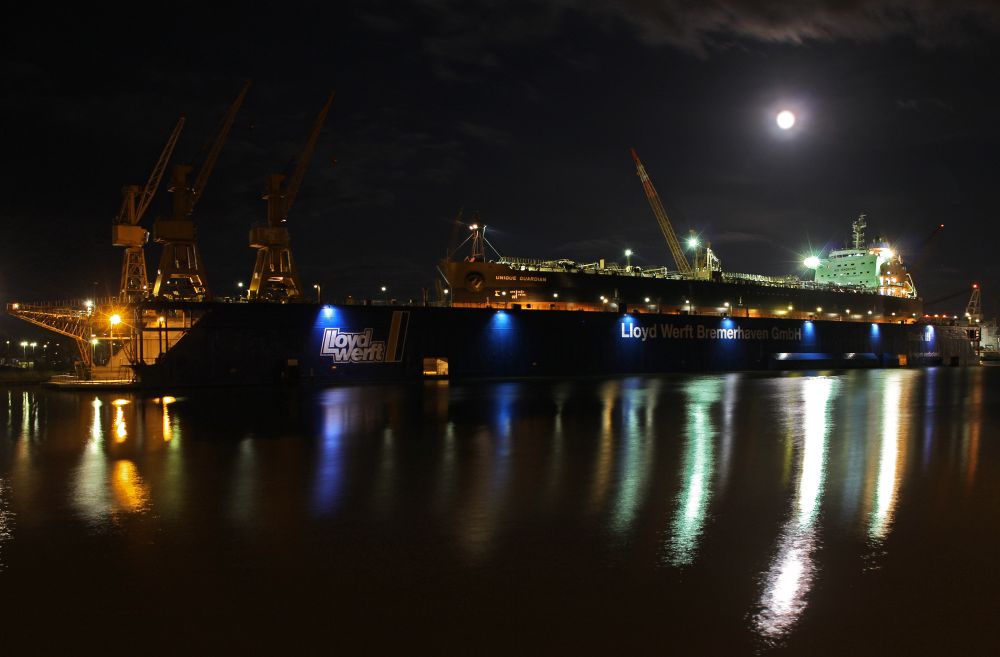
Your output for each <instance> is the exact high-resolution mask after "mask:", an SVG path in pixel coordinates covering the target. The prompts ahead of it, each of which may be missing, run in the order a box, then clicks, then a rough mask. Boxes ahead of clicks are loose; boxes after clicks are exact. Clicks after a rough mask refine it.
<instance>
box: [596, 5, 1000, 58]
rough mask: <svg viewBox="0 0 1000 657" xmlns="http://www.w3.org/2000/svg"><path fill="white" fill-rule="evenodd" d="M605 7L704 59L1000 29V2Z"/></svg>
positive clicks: (948, 39)
mask: <svg viewBox="0 0 1000 657" xmlns="http://www.w3.org/2000/svg"><path fill="white" fill-rule="evenodd" d="M601 5H603V6H601V11H604V12H606V13H608V14H609V15H618V16H621V17H624V18H625V19H626V20H627V21H628V22H630V23H631V24H633V25H634V26H635V27H637V28H638V29H639V31H640V34H641V36H642V37H643V38H644V39H645V40H647V41H649V42H654V43H666V44H670V45H673V46H675V47H678V48H681V49H684V50H689V51H692V52H697V53H705V52H706V51H707V50H710V49H712V48H715V47H726V46H728V45H731V43H732V41H733V40H734V39H748V40H753V41H762V42H766V43H782V44H793V45H801V44H805V43H807V42H832V41H855V42H876V41H884V40H887V39H891V38H895V37H903V38H909V39H912V40H914V41H915V42H916V43H918V44H920V45H921V46H924V47H939V46H946V45H961V44H968V43H970V42H973V41H976V40H978V39H979V38H980V37H981V36H983V35H984V34H988V33H995V32H997V31H998V28H1000V4H997V3H996V2H992V1H986V0H954V1H948V0H871V1H869V0H846V1H845V0H798V1H795V2H784V1H782V0H698V1H690V0H623V1H621V2H612V3H607V4H603V3H601ZM595 6H600V5H595Z"/></svg>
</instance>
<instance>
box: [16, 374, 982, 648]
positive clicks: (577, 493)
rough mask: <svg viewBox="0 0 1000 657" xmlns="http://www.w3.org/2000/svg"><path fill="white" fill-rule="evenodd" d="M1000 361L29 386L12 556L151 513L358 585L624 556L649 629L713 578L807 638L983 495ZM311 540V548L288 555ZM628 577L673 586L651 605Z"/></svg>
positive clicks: (21, 417) (595, 571)
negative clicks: (164, 387)
mask: <svg viewBox="0 0 1000 657" xmlns="http://www.w3.org/2000/svg"><path fill="white" fill-rule="evenodd" d="M998 375H1000V370H997V371H996V372H994V373H989V372H983V371H979V370H972V371H968V372H965V371H959V370H947V369H945V370H881V371H873V372H854V373H846V374H831V375H815V374H808V375H745V374H727V375H721V376H720V375H713V376H687V377H662V378H658V377H632V378H622V379H612V380H598V381H570V382H568V381H559V382H532V383H525V382H502V383H489V382H483V383H474V384H461V383H456V382H442V381H435V382H429V383H427V384H421V385H417V386H367V387H343V388H332V389H327V390H319V391H306V392H301V393H296V394H295V395H292V396H285V397H281V399H280V400H278V401H276V397H278V394H277V393H274V392H261V393H260V395H259V396H255V395H256V393H253V392H249V393H246V394H245V395H243V394H241V395H239V396H235V395H226V394H215V393H209V392H205V393H198V394H192V395H191V396H189V397H185V398H179V399H174V398H172V397H166V396H165V397H158V398H144V397H141V396H133V397H128V396H126V397H121V398H117V397H115V396H113V395H107V394H98V395H96V396H95V395H93V394H90V395H79V396H76V395H72V394H67V393H51V392H46V391H40V390H33V389H32V390H28V391H24V390H20V389H19V390H17V391H7V394H6V395H5V396H4V397H0V401H3V400H5V401H6V408H5V409H0V412H3V413H4V414H5V417H3V418H0V426H3V427H6V429H7V436H6V438H5V440H4V441H3V442H2V443H0V577H2V576H4V575H5V574H6V573H8V572H9V570H10V568H11V566H10V564H11V561H10V559H9V555H11V554H13V553H14V551H15V548H16V547H19V546H21V544H20V543H18V541H23V542H24V545H25V546H27V545H28V544H31V543H33V542H36V541H44V540H52V537H53V536H55V540H58V539H59V537H60V534H59V532H65V534H68V535H70V536H71V538H72V539H73V540H77V539H78V538H79V536H78V534H79V533H80V532H89V533H88V534H84V535H85V536H86V538H87V541H91V542H92V543H93V544H95V545H102V546H103V545H104V544H102V543H100V540H101V538H102V537H107V536H115V535H117V536H122V535H127V534H128V532H132V531H137V530H136V527H137V526H141V527H143V528H146V529H152V530H154V531H150V532H148V533H146V534H144V535H143V536H144V538H143V541H144V542H137V543H142V544H143V545H148V544H150V543H152V542H155V541H158V540H161V539H160V538H159V537H160V536H163V535H171V536H173V535H174V534H175V532H176V533H177V534H178V535H180V536H188V537H197V538H196V539H193V540H191V543H192V544H200V542H201V541H203V540H204V541H207V542H208V544H209V545H211V546H214V547H218V546H219V545H229V547H230V548H231V547H232V546H231V545H230V544H228V543H226V541H229V540H230V537H231V536H232V535H233V534H234V533H238V535H239V536H240V537H241V541H242V542H241V543H240V545H239V546H238V548H233V549H235V550H236V551H237V552H239V551H240V550H244V551H246V554H244V555H243V556H244V558H245V560H246V561H248V562H249V563H251V564H252V565H253V566H254V567H259V566H260V564H261V563H268V561H267V560H268V559H270V558H271V557H272V556H273V555H274V554H278V555H279V556H280V557H281V558H284V559H285V560H286V561H288V562H296V561H297V560H298V559H299V558H300V554H305V555H309V554H311V555H312V558H313V559H322V564H323V568H328V569H329V572H330V573H331V575H330V579H329V580H326V581H323V585H324V590H325V591H332V592H334V593H330V595H333V596H335V595H337V593H336V592H337V591H339V589H338V588H337V586H336V584H338V583H339V580H338V579H337V577H340V578H344V577H350V574H349V571H348V570H347V568H348V564H349V563H350V562H351V561H352V560H354V561H356V562H357V563H359V564H361V565H360V566H359V567H362V568H363V567H367V568H369V570H370V571H371V572H367V571H366V574H365V576H364V578H360V576H359V581H361V579H363V580H364V581H365V583H366V585H367V584H368V583H369V582H371V581H375V582H376V583H375V584H372V586H376V585H377V581H378V576H377V572H382V571H383V570H384V571H385V572H387V573H388V574H387V575H386V576H385V578H386V580H387V581H388V580H391V579H393V578H395V579H396V580H397V581H406V582H411V583H412V582H413V581H416V580H414V579H413V578H414V577H415V575H414V572H415V571H419V572H420V576H419V577H424V575H423V572H424V569H428V568H429V569H430V570H429V572H430V574H428V575H426V579H427V580H428V581H429V580H434V579H436V578H440V579H441V581H445V582H447V581H452V582H463V581H464V580H465V578H466V577H472V575H470V573H478V574H481V573H484V572H493V571H494V570H495V571H496V572H502V573H506V572H509V573H511V578H512V579H513V580H519V581H520V586H521V587H522V588H525V589H531V587H533V586H536V584H535V582H536V580H537V581H539V582H543V583H544V582H548V584H547V585H548V586H551V587H552V588H551V590H545V591H542V593H543V597H544V596H545V595H547V596H548V600H549V601H551V600H552V599H555V600H560V599H561V598H560V596H564V595H568V594H566V593H565V589H566V588H567V587H568V588H569V589H571V590H572V591H573V593H574V594H575V595H577V596H585V595H586V594H587V589H586V587H587V586H593V587H595V588H599V587H600V586H602V579H601V578H602V577H604V578H605V579H606V580H614V581H615V584H614V585H608V584H607V583H606V581H605V582H604V583H603V586H605V588H604V589H602V590H601V592H602V594H605V595H608V596H609V599H610V596H616V595H618V596H620V597H617V598H614V599H616V600H618V601H619V602H618V603H616V604H619V605H621V606H622V607H623V608H625V609H628V613H629V614H631V615H634V616H635V617H636V619H637V620H636V623H637V627H639V626H641V623H642V622H643V621H642V619H643V618H646V617H647V616H644V614H647V615H651V614H653V612H650V611H649V609H656V604H660V602H662V601H663V600H665V599H666V600H670V599H671V598H670V596H672V595H681V594H680V593H675V591H680V590H682V589H683V591H684V592H685V594H687V595H691V594H692V593H691V592H692V591H693V590H704V592H705V593H704V594H701V595H703V596H704V597H705V599H709V598H711V597H712V596H713V595H717V592H718V591H719V590H722V589H725V590H727V591H729V590H730V588H731V589H732V591H733V595H732V601H727V604H729V606H726V605H725V604H721V603H720V604H719V605H718V611H717V612H716V613H717V614H718V618H717V619H716V620H717V622H718V624H719V625H720V627H728V628H729V630H728V631H730V632H742V633H743V635H745V637H746V639H747V641H749V642H753V644H754V645H755V646H756V645H759V642H760V641H761V640H763V642H764V643H765V644H767V645H774V644H781V643H784V642H786V641H788V640H790V639H792V638H794V637H796V636H800V635H801V632H803V631H805V628H807V626H809V625H810V623H804V622H803V619H804V618H808V617H809V614H816V613H817V607H820V605H818V604H817V600H819V599H821V596H824V595H830V594H829V591H828V589H830V588H835V587H836V585H837V584H838V583H839V582H841V581H845V582H849V583H850V586H851V587H852V589H851V595H852V596H857V599H864V596H865V591H866V590H867V589H866V587H868V586H872V585H873V584H872V582H882V581H883V580H882V579H880V578H882V577H883V576H884V572H885V570H886V568H885V566H886V564H891V563H893V559H895V558H897V553H898V552H900V551H901V546H900V545H899V542H898V540H896V541H895V542H894V539H898V537H899V536H900V534H906V535H910V536H912V535H914V534H917V535H921V532H920V531H919V530H920V529H922V526H920V525H919V524H918V525H916V526H915V524H914V523H921V522H929V521H928V520H927V518H928V516H930V515H931V514H932V513H942V509H943V510H944V511H948V510H949V509H953V508H957V506H955V505H954V502H953V501H951V498H942V496H945V495H952V494H953V495H956V496H964V497H959V498H958V499H959V500H960V501H961V502H962V504H972V503H974V502H975V501H976V498H975V495H980V496H982V495H983V490H985V489H984V486H986V485H987V484H988V482H990V481H992V480H994V478H995V475H996V473H995V472H994V470H995V469H996V467H997V466H996V464H995V463H993V462H991V459H990V458H989V454H990V449H991V441H990V440H989V436H990V427H991V426H996V423H997V419H996V417H995V413H994V414H993V415H990V414H991V413H992V411H991V409H992V408H993V406H991V401H992V402H993V404H994V405H996V404H995V398H996V393H994V396H993V397H992V398H991V397H990V396H989V391H990V390H1000V378H997V376H998ZM986 376H994V379H995V382H994V384H992V385H993V386H994V387H993V388H989V387H987V386H986V385H985V383H984V380H985V379H984V377H986ZM956 389H957V390H958V391H957V392H956ZM296 395H297V396H296ZM991 418H992V419H991ZM991 421H992V422H993V425H991V424H990V422H991ZM993 460H994V461H995V459H993ZM932 475H933V476H932ZM940 499H945V500H947V501H941V502H939V508H935V509H930V510H925V506H926V502H927V500H935V501H937V500H940ZM980 499H981V497H980ZM915 500H916V501H915ZM748 501H749V502H748ZM918 504H919V505H920V506H919V508H918V509H917V510H916V511H915V505H918ZM949 504H951V506H949ZM907 509H909V511H910V512H909V514H907V513H906V511H907ZM15 519H16V520H17V524H16V527H15V526H14V520H15ZM81 527H82V529H81ZM109 527H111V528H113V529H114V531H107V530H108V528H109ZM15 530H16V531H15ZM234 530H239V532H234ZM73 532H77V534H73ZM262 536H270V537H272V538H271V539H270V540H272V543H269V544H268V548H267V549H264V548H260V544H258V543H255V541H256V540H261V541H263V540H264V539H263V538H260V537H262ZM94 537H98V538H94ZM286 538H287V540H288V543H289V544H290V545H293V546H295V547H294V549H293V548H292V547H289V548H288V552H282V548H281V546H282V545H283V542H284V541H285V540H286ZM87 541H81V542H84V543H86V542H87ZM180 542H181V543H184V541H183V540H181V541H180ZM358 545H364V546H365V547H364V548H362V547H357V546H358ZM372 546H374V547H375V549H372ZM119 547H120V546H119ZM258 548H260V551H256V550H258ZM123 549H124V548H123ZM129 549H140V548H129ZM174 549H179V550H180V552H179V553H178V554H177V555H176V559H178V560H181V559H183V558H194V555H192V554H190V553H185V552H184V549H183V545H181V546H177V545H176V542H175V543H174ZM227 549H229V548H227ZM268 550H271V551H268ZM833 550H840V551H841V552H838V553H837V554H831V552H832V551H833ZM27 551H29V550H27V549H26V548H25V549H22V550H20V553H24V552H27ZM383 553H384V554H385V555H390V556H389V557H386V558H385V560H384V561H383V560H380V558H381V555H383ZM317 555H319V556H317ZM161 556H163V555H161ZM833 557H836V558H833ZM70 558H71V557H70ZM164 558H167V559H170V558H175V557H173V556H171V555H168V556H165V557H164ZM301 558H303V559H305V558H308V557H307V556H306V557H301ZM21 559H22V561H23V560H24V557H21ZM366 560H370V561H366ZM872 562H877V564H878V567H877V568H873V567H872V566H871V564H872ZM342 563H343V564H345V565H343V566H342V565H341V564H342ZM428 563H430V564H431V565H430V566H428ZM397 564H405V565H397ZM442 564H444V565H442ZM81 566H82V564H81ZM175 566H176V564H175ZM39 567H40V568H41V567H43V566H39ZM393 568H399V570H395V571H394V570H393ZM434 568H437V569H438V570H434ZM616 568H621V569H626V571H627V575H629V576H632V577H631V579H630V578H629V577H628V576H626V577H620V575H621V571H616V570H615V569H616ZM898 568H899V566H898V565H897V571H896V572H898ZM324 572H325V571H324ZM550 572H551V573H552V574H550ZM372 573H376V574H372ZM915 576H916V575H915ZM920 576H921V577H923V576H926V573H923V572H922V573H921V574H920ZM317 577H319V578H320V580H321V581H322V574H320V575H317ZM533 578H535V579H533ZM725 578H729V579H728V580H726V581H724V582H720V581H721V580H723V579H725ZM4 581H5V580H0V584H3V582H4ZM419 581H423V580H419ZM622 582H626V583H628V582H631V583H632V584H633V585H634V586H635V587H637V588H640V589H641V588H642V587H644V586H648V587H649V590H650V591H652V593H651V594H650V595H649V596H648V597H647V598H645V599H643V598H641V596H639V597H638V598H637V601H636V602H635V603H633V602H632V601H631V600H630V598H629V596H628V595H624V594H623V591H625V589H624V588H620V587H622V586H625V584H622ZM637 582H638V583H637ZM418 583H419V582H418ZM504 585H505V586H506V585H507V584H506V583H505V584H504ZM545 585H546V584H537V586H545ZM490 587H492V588H490ZM510 587H511V588H515V587H514V584H510ZM684 587H687V588H684ZM485 588H489V590H490V593H489V594H483V595H484V596H486V597H488V596H490V595H501V596H502V593H503V588H504V587H503V586H500V585H498V584H497V581H492V583H491V584H490V585H489V587H485ZM498 591H499V592H498ZM345 595H346V594H345ZM463 595H464V594H463ZM469 595H471V596H472V597H473V598H475V594H474V593H470V594H469ZM696 595H699V594H696ZM391 597H392V596H391V595H385V596H384V598H383V599H384V600H385V601H387V602H386V604H388V605H390V606H391V605H392V602H391ZM526 598H527V596H526ZM526 598H525V599H526ZM525 599H521V598H519V599H518V600H519V601H521V602H522V603H523V604H525V605H530V604H531V603H530V602H525V601H524V600H525ZM831 600H833V598H828V599H826V602H827V605H826V607H825V608H826V609H829V608H831V606H832V607H834V608H836V604H834V602H831ZM473 601H476V600H473ZM478 601H479V602H482V599H479V600H478ZM650 601H654V603H655V604H653V605H652V606H650ZM502 602H503V604H504V605H506V606H505V609H513V611H512V613H513V615H514V616H515V617H516V616H517V613H518V612H517V610H516V607H517V605H516V604H514V605H511V604H510V603H511V600H510V599H507V598H502ZM640 603H644V604H640ZM498 604H500V603H498ZM671 604H673V603H672V602H671ZM711 604H712V605H715V602H714V600H713V601H711ZM685 605H686V602H677V608H685ZM713 608H714V607H713ZM536 611H537V610H536ZM681 615H682V614H677V616H678V617H680V616H681ZM642 627H644V629H650V631H654V630H655V625H649V626H642ZM734 628H735V629H734Z"/></svg>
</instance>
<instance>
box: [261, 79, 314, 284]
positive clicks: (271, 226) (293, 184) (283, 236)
mask: <svg viewBox="0 0 1000 657" xmlns="http://www.w3.org/2000/svg"><path fill="white" fill-rule="evenodd" d="M332 102H333V92H330V95H329V96H328V97H327V99H326V104H324V105H323V109H321V110H320V111H319V114H318V115H317V116H316V120H315V121H314V122H313V126H312V131H311V132H310V133H309V137H308V139H306V143H305V145H303V147H302V151H301V152H300V153H299V156H298V161H297V162H296V165H295V170H294V171H293V172H292V175H291V177H290V178H289V179H288V184H287V185H284V186H283V185H282V183H283V182H284V180H285V176H284V175H282V174H272V175H270V176H268V178H267V193H266V194H264V196H263V198H264V200H265V201H267V225H264V226H253V227H252V228H251V229H250V248H252V249H257V261H256V263H255V264H254V267H253V276H252V277H251V279H250V289H249V291H248V293H249V296H250V298H251V299H270V300H275V301H278V300H298V299H301V298H302V296H303V295H302V283H301V281H300V280H299V273H298V269H297V268H296V267H295V260H294V258H292V247H291V237H290V235H289V233H288V214H289V212H290V211H291V209H292V205H293V204H294V203H295V198H296V197H297V196H298V194H299V188H300V187H302V180H303V178H304V177H305V175H306V169H307V168H308V166H309V160H310V159H312V155H313V151H315V150H316V142H317V141H318V140H319V133H320V131H322V129H323V124H324V123H326V115H327V112H329V110H330V104H331V103H332Z"/></svg>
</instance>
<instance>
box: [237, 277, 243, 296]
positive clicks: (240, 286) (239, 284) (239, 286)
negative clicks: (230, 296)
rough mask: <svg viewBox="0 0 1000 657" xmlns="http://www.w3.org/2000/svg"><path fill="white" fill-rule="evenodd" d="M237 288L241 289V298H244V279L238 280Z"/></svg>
mask: <svg viewBox="0 0 1000 657" xmlns="http://www.w3.org/2000/svg"><path fill="white" fill-rule="evenodd" d="M236 288H237V289H238V290H239V295H238V296H239V298H240V299H242V298H243V281H240V282H238V283H237V284H236Z"/></svg>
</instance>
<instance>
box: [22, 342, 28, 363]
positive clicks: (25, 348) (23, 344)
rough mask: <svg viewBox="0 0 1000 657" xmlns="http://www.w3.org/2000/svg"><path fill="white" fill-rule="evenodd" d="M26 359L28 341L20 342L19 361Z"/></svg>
mask: <svg viewBox="0 0 1000 657" xmlns="http://www.w3.org/2000/svg"><path fill="white" fill-rule="evenodd" d="M27 359H28V341H27V340H21V360H27Z"/></svg>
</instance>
